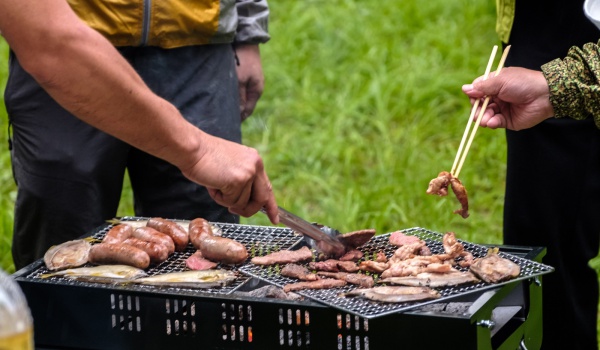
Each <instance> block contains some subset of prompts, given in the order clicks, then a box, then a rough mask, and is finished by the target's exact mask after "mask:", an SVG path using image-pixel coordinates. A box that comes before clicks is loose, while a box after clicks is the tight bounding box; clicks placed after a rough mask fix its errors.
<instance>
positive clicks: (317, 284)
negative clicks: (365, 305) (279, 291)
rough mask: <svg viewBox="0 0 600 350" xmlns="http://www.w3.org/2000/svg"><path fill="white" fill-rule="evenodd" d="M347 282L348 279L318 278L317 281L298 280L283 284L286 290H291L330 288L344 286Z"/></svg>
mask: <svg viewBox="0 0 600 350" xmlns="http://www.w3.org/2000/svg"><path fill="white" fill-rule="evenodd" d="M346 284H347V283H346V281H342V280H337V279H333V278H323V279H318V280H316V281H308V282H298V283H290V284H286V285H285V286H283V291H284V292H286V293H287V292H291V291H295V290H302V289H329V288H337V287H343V286H345V285H346Z"/></svg>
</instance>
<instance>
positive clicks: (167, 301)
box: [165, 299, 171, 315]
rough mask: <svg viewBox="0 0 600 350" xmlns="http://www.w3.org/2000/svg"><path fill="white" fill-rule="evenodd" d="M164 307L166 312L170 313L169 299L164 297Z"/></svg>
mask: <svg viewBox="0 0 600 350" xmlns="http://www.w3.org/2000/svg"><path fill="white" fill-rule="evenodd" d="M165 308H166V310H165V311H166V314H167V315H168V314H170V313H171V301H169V299H165Z"/></svg>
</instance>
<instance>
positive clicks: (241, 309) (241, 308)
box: [238, 305, 244, 321]
mask: <svg viewBox="0 0 600 350" xmlns="http://www.w3.org/2000/svg"><path fill="white" fill-rule="evenodd" d="M238 319H239V320H240V321H242V320H243V319H244V306H243V305H240V306H238Z"/></svg>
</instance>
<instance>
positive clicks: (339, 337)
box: [337, 334, 343, 349]
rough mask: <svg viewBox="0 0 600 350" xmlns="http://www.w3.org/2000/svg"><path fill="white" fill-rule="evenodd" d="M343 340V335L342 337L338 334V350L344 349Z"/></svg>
mask: <svg viewBox="0 0 600 350" xmlns="http://www.w3.org/2000/svg"><path fill="white" fill-rule="evenodd" d="M342 339H343V338H342V335H341V334H338V335H337V344H338V346H337V348H338V349H343V348H342Z"/></svg>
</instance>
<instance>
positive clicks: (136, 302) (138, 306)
mask: <svg viewBox="0 0 600 350" xmlns="http://www.w3.org/2000/svg"><path fill="white" fill-rule="evenodd" d="M135 311H140V298H139V297H135Z"/></svg>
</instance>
